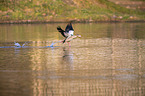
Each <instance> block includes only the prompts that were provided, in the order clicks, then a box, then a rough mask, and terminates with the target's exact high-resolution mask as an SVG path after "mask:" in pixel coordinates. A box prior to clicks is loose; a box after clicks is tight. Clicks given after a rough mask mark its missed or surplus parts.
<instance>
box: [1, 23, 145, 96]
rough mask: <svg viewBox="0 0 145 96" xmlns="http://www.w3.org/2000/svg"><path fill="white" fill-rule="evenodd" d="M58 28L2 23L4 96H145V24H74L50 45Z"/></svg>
mask: <svg viewBox="0 0 145 96" xmlns="http://www.w3.org/2000/svg"><path fill="white" fill-rule="evenodd" d="M57 26H62V28H65V26H66V24H64V23H59V24H32V25H31V24H28V25H27V24H24V25H17V24H14V25H0V96H145V24H144V23H96V24H93V23H92V24H79V23H78V24H73V27H74V29H75V34H80V35H82V37H81V38H77V39H74V40H73V41H71V47H69V46H68V44H67V43H66V44H62V43H60V42H58V43H56V44H54V46H53V47H49V46H50V45H51V44H52V42H53V43H55V42H57V41H61V40H63V37H62V36H61V35H60V34H59V33H58V32H57V30H56V27H57ZM14 41H15V42H19V43H20V44H21V45H22V44H24V43H25V42H27V44H26V45H25V47H20V48H15V47H14ZM12 46H13V47H12Z"/></svg>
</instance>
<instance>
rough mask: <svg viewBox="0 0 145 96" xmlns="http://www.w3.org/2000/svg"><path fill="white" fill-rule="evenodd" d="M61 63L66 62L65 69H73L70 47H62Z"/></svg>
mask: <svg viewBox="0 0 145 96" xmlns="http://www.w3.org/2000/svg"><path fill="white" fill-rule="evenodd" d="M63 52H64V53H63V64H66V66H67V69H70V70H74V67H73V59H74V56H73V52H72V50H71V48H70V47H64V48H63Z"/></svg>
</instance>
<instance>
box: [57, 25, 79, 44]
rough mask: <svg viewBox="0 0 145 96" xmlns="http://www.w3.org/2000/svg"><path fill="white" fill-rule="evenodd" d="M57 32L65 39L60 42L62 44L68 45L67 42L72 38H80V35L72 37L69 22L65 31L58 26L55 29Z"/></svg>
mask: <svg viewBox="0 0 145 96" xmlns="http://www.w3.org/2000/svg"><path fill="white" fill-rule="evenodd" d="M57 30H58V31H59V32H60V33H61V35H62V36H63V37H65V39H64V40H63V41H62V42H63V43H65V42H68V44H69V42H70V41H71V40H73V39H74V38H76V37H81V35H74V29H73V27H72V24H71V22H70V23H68V24H67V26H66V28H65V31H64V30H63V29H62V28H61V27H60V26H58V27H57ZM69 46H70V44H69Z"/></svg>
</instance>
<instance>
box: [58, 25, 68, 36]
mask: <svg viewBox="0 0 145 96" xmlns="http://www.w3.org/2000/svg"><path fill="white" fill-rule="evenodd" d="M57 30H58V31H59V32H60V33H61V35H62V36H63V37H66V36H65V34H64V32H65V31H64V30H63V29H61V27H60V26H58V27H57Z"/></svg>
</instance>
